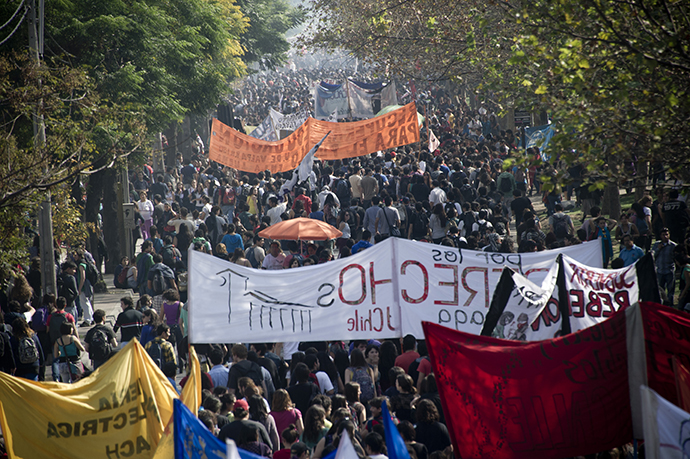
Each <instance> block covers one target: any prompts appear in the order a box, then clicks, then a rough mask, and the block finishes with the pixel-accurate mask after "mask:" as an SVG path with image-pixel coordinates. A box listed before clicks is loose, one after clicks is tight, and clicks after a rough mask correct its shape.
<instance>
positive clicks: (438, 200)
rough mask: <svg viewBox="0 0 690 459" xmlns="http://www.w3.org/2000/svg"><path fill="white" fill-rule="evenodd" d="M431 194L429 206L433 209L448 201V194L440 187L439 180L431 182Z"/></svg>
mask: <svg viewBox="0 0 690 459" xmlns="http://www.w3.org/2000/svg"><path fill="white" fill-rule="evenodd" d="M431 186H432V187H433V188H432V189H431V192H430V193H429V205H430V206H431V208H433V207H434V206H435V205H436V204H445V203H446V201H448V197H447V196H446V192H445V191H443V189H441V187H440V186H439V182H438V180H434V181H433V182H431Z"/></svg>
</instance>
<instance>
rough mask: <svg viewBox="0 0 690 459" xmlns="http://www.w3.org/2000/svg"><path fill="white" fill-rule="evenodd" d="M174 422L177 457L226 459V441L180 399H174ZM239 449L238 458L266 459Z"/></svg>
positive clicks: (182, 458)
mask: <svg viewBox="0 0 690 459" xmlns="http://www.w3.org/2000/svg"><path fill="white" fill-rule="evenodd" d="M173 422H174V425H175V459H202V458H207V459H226V457H227V447H226V446H225V443H223V442H222V441H220V440H218V439H217V438H216V437H215V435H213V433H212V432H211V431H210V430H208V429H207V428H206V426H205V425H204V424H203V423H202V422H201V421H199V418H197V417H196V416H195V415H194V413H192V412H191V411H189V408H187V407H186V406H185V404H184V403H182V402H181V401H180V400H179V399H175V401H174V406H173ZM237 451H238V453H239V458H237V459H265V458H263V457H261V456H257V455H256V454H254V453H250V452H249V451H245V450H243V449H241V448H238V449H237Z"/></svg>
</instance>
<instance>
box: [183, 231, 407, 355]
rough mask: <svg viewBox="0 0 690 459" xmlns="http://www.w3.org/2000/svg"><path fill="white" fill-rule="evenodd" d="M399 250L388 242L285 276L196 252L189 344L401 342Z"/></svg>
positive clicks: (191, 260) (191, 273) (192, 265)
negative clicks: (395, 261)
mask: <svg viewBox="0 0 690 459" xmlns="http://www.w3.org/2000/svg"><path fill="white" fill-rule="evenodd" d="M392 245H393V243H392V241H385V242H383V243H381V244H377V245H376V246H374V247H372V248H369V249H367V250H363V251H362V252H361V253H358V254H356V255H353V256H351V257H348V258H343V259H339V260H335V261H331V262H328V263H326V264H321V265H316V266H306V267H302V268H294V269H284V270H278V271H266V270H257V269H252V268H245V267H243V266H239V265H236V264H234V263H230V262H227V261H224V260H221V259H219V258H216V257H213V256H211V255H207V254H203V253H200V252H190V255H189V266H190V270H189V284H190V291H189V298H191V299H192V302H191V305H190V307H189V337H190V342H192V343H225V342H248V343H256V342H279V341H322V340H333V339H344V340H345V339H348V340H349V339H370V338H376V339H383V338H395V337H399V336H401V335H400V312H399V308H397V307H396V306H395V303H394V302H393V301H392V299H393V298H394V297H395V295H394V290H393V281H392V278H393V276H392V268H393V265H392V264H391V258H390V252H391V250H392Z"/></svg>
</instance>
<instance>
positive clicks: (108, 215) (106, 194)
mask: <svg viewBox="0 0 690 459" xmlns="http://www.w3.org/2000/svg"><path fill="white" fill-rule="evenodd" d="M102 182H103V212H102V216H103V238H104V239H105V244H106V245H107V246H108V258H109V260H108V264H107V265H106V272H108V273H111V272H114V270H115V266H117V265H118V264H119V263H120V259H121V258H122V257H123V256H125V255H127V256H131V255H132V254H125V253H123V251H124V246H123V242H122V241H121V240H120V234H119V228H120V224H119V222H118V220H117V205H118V204H117V203H118V200H117V182H118V171H117V169H115V168H109V169H107V170H105V171H104V176H103V179H102Z"/></svg>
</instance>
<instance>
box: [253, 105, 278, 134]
mask: <svg viewBox="0 0 690 459" xmlns="http://www.w3.org/2000/svg"><path fill="white" fill-rule="evenodd" d="M271 110H273V109H271ZM249 137H254V138H255V139H259V140H266V141H269V142H275V141H277V140H278V135H277V134H276V130H275V128H274V127H273V119H272V117H271V116H270V115H269V116H267V117H266V118H265V119H264V120H263V121H262V122H261V124H259V125H258V126H257V127H256V129H254V130H253V131H252V132H251V133H250V134H249Z"/></svg>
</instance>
